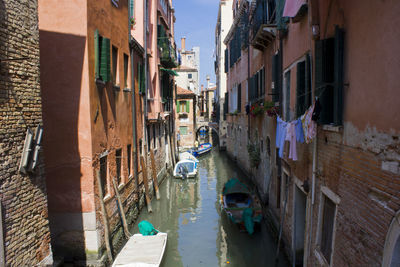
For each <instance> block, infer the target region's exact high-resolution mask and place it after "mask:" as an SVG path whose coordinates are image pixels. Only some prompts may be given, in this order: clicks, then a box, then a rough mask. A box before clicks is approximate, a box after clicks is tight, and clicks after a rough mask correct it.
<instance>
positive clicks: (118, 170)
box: [115, 149, 122, 184]
mask: <svg viewBox="0 0 400 267" xmlns="http://www.w3.org/2000/svg"><path fill="white" fill-rule="evenodd" d="M121 158H122V150H121V149H117V150H116V151H115V166H116V175H117V183H118V184H121Z"/></svg>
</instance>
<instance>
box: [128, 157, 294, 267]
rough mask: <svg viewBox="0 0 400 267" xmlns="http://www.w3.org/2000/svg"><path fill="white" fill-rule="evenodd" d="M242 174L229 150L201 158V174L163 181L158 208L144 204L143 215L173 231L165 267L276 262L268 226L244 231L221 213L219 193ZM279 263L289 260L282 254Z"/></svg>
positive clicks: (141, 218)
mask: <svg viewBox="0 0 400 267" xmlns="http://www.w3.org/2000/svg"><path fill="white" fill-rule="evenodd" d="M241 175H242V174H241V172H240V170H239V169H238V168H237V167H236V166H234V164H232V162H230V161H229V160H228V159H227V158H226V156H225V155H224V154H220V153H219V152H217V151H213V152H212V153H211V154H210V155H207V156H205V157H203V158H201V160H200V166H199V174H198V177H197V178H196V179H187V180H180V179H174V178H172V177H171V178H167V179H166V180H165V181H164V183H163V184H162V185H161V186H160V193H161V200H158V201H157V200H153V201H152V206H153V213H151V214H148V213H147V211H146V209H143V211H142V214H141V215H140V218H139V220H138V222H139V221H141V220H148V221H150V222H151V223H152V224H153V225H154V226H155V227H156V228H157V229H159V230H160V231H162V232H167V233H168V242H167V248H166V252H165V255H164V260H163V263H162V266H163V267H179V266H185V267H186V266H235V267H239V266H240V267H242V266H273V262H274V256H275V250H276V246H275V244H274V243H273V241H272V239H271V238H270V236H269V233H268V231H267V230H266V229H264V228H262V229H261V231H259V232H256V233H255V234H254V235H253V236H249V235H248V234H247V233H242V232H239V231H238V228H237V227H236V226H235V225H233V224H232V223H231V222H230V221H229V220H228V219H227V217H226V216H225V214H224V213H223V212H221V207H220V204H219V196H220V193H219V192H221V191H222V188H223V185H224V183H225V182H226V181H227V180H228V179H229V178H231V177H238V178H239V179H240V178H242V177H240V176H241ZM133 232H138V229H137V227H135V228H134V229H133ZM278 266H287V264H286V262H285V263H283V260H282V259H281V260H280V264H279V265H278Z"/></svg>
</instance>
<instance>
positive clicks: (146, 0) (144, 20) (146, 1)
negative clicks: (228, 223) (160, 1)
mask: <svg viewBox="0 0 400 267" xmlns="http://www.w3.org/2000/svg"><path fill="white" fill-rule="evenodd" d="M147 6H148V0H145V1H144V7H143V8H144V16H143V22H144V25H143V36H144V84H145V88H144V90H145V91H144V101H143V102H144V103H143V106H144V112H143V139H144V142H145V144H147V142H148V140H147V125H146V124H147V87H148V83H147V22H148V11H147ZM144 152H145V153H147V151H144ZM146 155H147V154H146ZM146 159H147V156H146Z"/></svg>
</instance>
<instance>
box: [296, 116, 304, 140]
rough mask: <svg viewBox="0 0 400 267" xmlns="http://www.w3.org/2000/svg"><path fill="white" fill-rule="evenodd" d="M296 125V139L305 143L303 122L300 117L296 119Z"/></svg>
mask: <svg viewBox="0 0 400 267" xmlns="http://www.w3.org/2000/svg"><path fill="white" fill-rule="evenodd" d="M295 127H296V140H297V142H300V143H304V131H303V124H302V123H301V119H300V118H298V119H297V120H296V121H295Z"/></svg>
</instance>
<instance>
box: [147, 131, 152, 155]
mask: <svg viewBox="0 0 400 267" xmlns="http://www.w3.org/2000/svg"><path fill="white" fill-rule="evenodd" d="M150 146H151V132H150V125H147V152H150Z"/></svg>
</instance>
